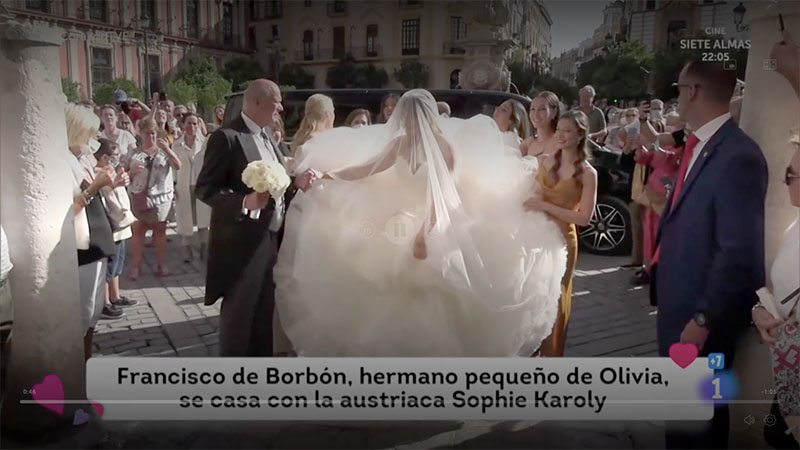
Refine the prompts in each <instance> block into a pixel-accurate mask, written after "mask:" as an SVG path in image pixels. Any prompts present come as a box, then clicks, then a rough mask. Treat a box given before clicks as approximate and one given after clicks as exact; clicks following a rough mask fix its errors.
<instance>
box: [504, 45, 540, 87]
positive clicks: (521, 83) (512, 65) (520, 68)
mask: <svg viewBox="0 0 800 450" xmlns="http://www.w3.org/2000/svg"><path fill="white" fill-rule="evenodd" d="M523 57H524V53H523V52H522V50H515V51H514V53H512V55H511V57H510V58H508V59H506V67H508V71H509V72H511V82H512V83H514V86H516V87H517V89H519V93H520V94H522V95H525V94H527V93H528V92H530V91H531V89H532V88H533V84H534V83H533V80H534V79H535V78H536V74H535V73H534V72H533V70H528V69H525V63H524V62H523ZM512 92H513V88H512Z"/></svg>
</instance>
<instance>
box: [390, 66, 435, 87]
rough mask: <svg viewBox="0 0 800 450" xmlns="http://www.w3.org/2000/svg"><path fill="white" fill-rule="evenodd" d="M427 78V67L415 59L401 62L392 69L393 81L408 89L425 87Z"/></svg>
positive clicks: (428, 72) (428, 73)
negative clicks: (397, 66)
mask: <svg viewBox="0 0 800 450" xmlns="http://www.w3.org/2000/svg"><path fill="white" fill-rule="evenodd" d="M429 76H430V71H429V70H428V66H426V65H425V64H423V63H421V62H419V61H418V60H416V59H410V60H406V61H403V62H402V63H400V67H399V68H397V69H394V79H395V80H397V81H398V82H399V83H400V84H402V85H403V86H404V87H406V88H408V89H413V88H424V87H427V85H428V78H429Z"/></svg>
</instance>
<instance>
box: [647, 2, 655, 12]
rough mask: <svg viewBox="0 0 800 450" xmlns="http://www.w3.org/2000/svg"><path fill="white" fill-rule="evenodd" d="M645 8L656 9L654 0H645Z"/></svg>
mask: <svg viewBox="0 0 800 450" xmlns="http://www.w3.org/2000/svg"><path fill="white" fill-rule="evenodd" d="M645 9H646V10H648V11H650V10H653V9H656V0H647V4H646V5H645Z"/></svg>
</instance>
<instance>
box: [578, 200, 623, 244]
mask: <svg viewBox="0 0 800 450" xmlns="http://www.w3.org/2000/svg"><path fill="white" fill-rule="evenodd" d="M578 239H579V241H580V244H581V247H582V248H583V249H585V250H586V251H588V252H589V253H595V254H598V255H625V254H628V253H630V251H631V243H632V239H631V214H630V211H628V205H627V203H625V202H624V201H622V200H620V199H618V198H617V197H612V196H610V195H602V196H600V198H599V199H597V205H595V207H594V214H592V218H591V220H590V221H589V225H588V226H586V227H582V228H580V229H579V231H578Z"/></svg>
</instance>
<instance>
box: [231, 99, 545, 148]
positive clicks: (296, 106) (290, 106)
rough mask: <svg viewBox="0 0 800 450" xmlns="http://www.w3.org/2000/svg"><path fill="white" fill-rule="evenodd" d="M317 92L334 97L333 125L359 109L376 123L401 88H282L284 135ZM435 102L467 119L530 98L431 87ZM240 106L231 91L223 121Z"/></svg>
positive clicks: (525, 103)
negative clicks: (383, 104)
mask: <svg viewBox="0 0 800 450" xmlns="http://www.w3.org/2000/svg"><path fill="white" fill-rule="evenodd" d="M316 92H319V93H321V94H325V95H327V96H329V97H331V98H332V99H333V104H334V107H335V108H336V110H335V111H336V120H335V121H334V125H335V126H342V125H344V121H345V119H346V118H347V115H348V114H350V112H351V111H353V110H354V109H358V108H364V109H367V110H368V111H370V113H371V114H372V120H373V123H375V122H377V118H378V114H379V109H380V103H381V99H382V98H383V97H384V96H386V95H387V94H388V93H390V92H394V93H396V94H398V95H400V94H402V91H400V90H388V89H353V90H350V89H342V90H319V91H313V90H292V91H284V92H283V93H282V94H283V109H284V112H283V120H284V126H285V128H286V135H287V137H290V136H293V135H294V133H295V132H296V131H297V128H298V127H299V126H300V121H301V120H302V118H303V110H304V105H305V101H306V99H308V97H309V96H311V95H312V94H314V93H316ZM431 93H432V94H433V96H434V98H436V100H437V101H444V102H447V104H448V105H450V111H451V116H452V117H459V118H462V119H467V118H470V117H472V116H475V115H477V114H486V115H488V116H491V115H492V112H493V111H494V108H495V107H496V106H497V105H499V104H500V103H502V102H503V101H505V100H507V99H509V98H513V99H516V100H518V101H520V102H521V103H522V104H523V106H525V108H526V109H527V108H528V105H529V104H530V100H529V99H527V98H525V97H520V96H517V95H513V94H505V93H498V92H490V91H467V90H460V89H457V90H432V91H431ZM241 109H242V95H241V93H239V94H233V95H231V96H230V97H229V98H228V106H227V108H226V110H225V121H226V122H228V121H229V120H230V119H232V118H234V117H236V115H238V114H239V113H240V112H241Z"/></svg>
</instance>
